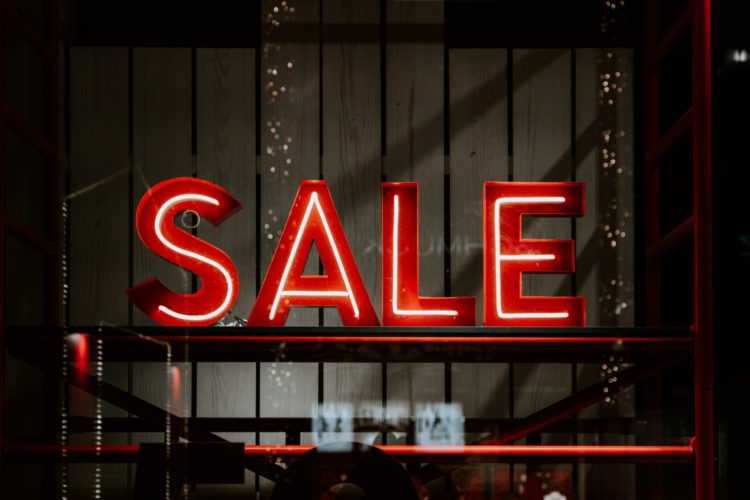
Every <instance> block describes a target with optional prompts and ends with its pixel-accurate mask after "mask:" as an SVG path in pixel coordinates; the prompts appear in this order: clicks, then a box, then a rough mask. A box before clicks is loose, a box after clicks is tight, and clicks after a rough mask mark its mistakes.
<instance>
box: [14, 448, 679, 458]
mask: <svg viewBox="0 0 750 500" xmlns="http://www.w3.org/2000/svg"><path fill="white" fill-rule="evenodd" d="M138 448H139V447H138V445H107V446H99V447H97V446H92V445H71V446H66V447H64V449H65V452H66V455H67V460H68V461H71V462H95V461H96V460H97V457H101V460H102V461H103V462H134V461H136V460H137V457H138ZM313 448H315V446H313V445H250V444H248V445H245V456H271V457H295V456H299V455H302V454H304V453H307V452H308V451H310V450H312V449H313ZM376 448H378V449H380V450H383V451H385V452H386V453H388V454H390V455H394V456H397V457H424V458H430V457H466V456H477V457H496V458H500V459H504V460H505V459H507V460H508V461H511V460H513V461H516V460H524V459H527V458H533V457H545V458H546V457H550V458H553V459H554V460H558V459H559V460H562V461H571V460H576V459H580V458H610V459H620V460H623V461H631V460H639V459H649V458H659V459H663V460H664V461H669V462H681V461H689V460H691V459H692V457H693V447H692V446H690V445H687V446H605V445H602V446H585V445H575V446H574V445H566V446H549V445H534V446H528V445H517V446H482V445H474V446H472V445H467V446H420V445H385V446H376ZM62 451H63V447H62V446H58V445H54V446H50V445H9V446H7V447H6V449H5V453H6V454H7V456H8V458H11V459H14V460H25V461H40V460H44V459H52V460H56V461H62V456H63V455H62Z"/></svg>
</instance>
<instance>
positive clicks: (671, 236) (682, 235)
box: [646, 215, 695, 259]
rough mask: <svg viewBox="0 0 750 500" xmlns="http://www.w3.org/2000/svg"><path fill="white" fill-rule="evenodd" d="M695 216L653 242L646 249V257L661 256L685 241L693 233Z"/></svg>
mask: <svg viewBox="0 0 750 500" xmlns="http://www.w3.org/2000/svg"><path fill="white" fill-rule="evenodd" d="M694 225H695V217H694V216H692V215H691V216H690V217H688V218H687V219H685V220H684V221H683V222H681V223H680V224H678V225H677V227H675V228H674V229H672V230H671V231H669V232H668V233H667V234H665V235H664V236H663V237H662V238H660V239H659V240H657V241H656V242H655V243H653V244H652V245H651V246H650V247H648V248H647V249H646V257H648V258H650V259H655V258H657V257H661V256H662V255H664V254H665V253H667V252H668V251H670V250H671V249H673V248H674V247H676V246H677V245H679V244H680V243H682V242H683V241H686V240H687V239H688V238H690V237H691V236H692V235H693V226H694Z"/></svg>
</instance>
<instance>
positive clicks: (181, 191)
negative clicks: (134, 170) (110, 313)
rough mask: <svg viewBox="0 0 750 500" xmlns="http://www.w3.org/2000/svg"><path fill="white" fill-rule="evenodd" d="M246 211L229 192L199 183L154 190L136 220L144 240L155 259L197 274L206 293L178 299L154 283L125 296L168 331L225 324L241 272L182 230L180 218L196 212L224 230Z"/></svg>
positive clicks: (184, 181) (170, 183) (173, 182)
mask: <svg viewBox="0 0 750 500" xmlns="http://www.w3.org/2000/svg"><path fill="white" fill-rule="evenodd" d="M240 208H241V205H240V203H239V202H238V201H237V200H236V199H234V198H233V197H232V195H230V194H229V193H228V192H227V191H225V190H224V189H222V188H220V187H219V186H217V185H215V184H212V183H210V182H208V181H204V180H200V179H195V178H193V177H178V178H176V179H169V180H166V181H164V182H160V183H159V184H157V185H155V186H154V187H152V188H151V189H149V190H148V192H146V194H145V195H144V196H143V198H141V201H140V203H138V210H137V211H136V215H135V224H136V228H137V229H138V236H140V238H141V241H143V244H144V245H146V246H147V247H148V249H149V250H151V251H152V252H154V253H155V254H157V255H159V256H160V257H162V258H164V259H166V260H168V261H169V262H171V263H173V264H176V265H178V266H180V267H182V268H184V269H187V270H188V271H190V272H192V273H194V274H196V275H197V276H198V277H199V278H200V280H201V287H200V289H199V290H198V291H197V292H195V293H189V294H184V293H176V292H173V291H171V290H169V289H168V288H167V287H165V286H164V285H163V284H162V283H160V282H159V281H158V280H157V279H156V278H149V279H147V280H146V281H144V282H143V283H140V284H138V285H136V286H134V287H133V288H129V289H128V290H127V291H126V292H125V293H126V294H127V295H128V297H129V298H130V300H131V301H132V302H133V304H135V305H136V306H137V307H138V308H139V309H140V310H141V311H143V312H144V313H145V314H146V315H148V317H150V318H151V319H153V320H154V321H156V322H157V323H161V324H163V325H171V326H184V325H194V326H206V325H211V324H213V323H216V322H217V321H219V320H220V319H221V318H222V316H224V315H225V314H226V313H227V311H229V309H230V308H231V307H232V305H234V302H235V301H236V300H237V292H238V290H239V278H238V276H237V269H236V268H235V267H234V263H233V262H232V259H230V258H229V256H228V255H227V254H226V253H224V252H223V251H221V250H219V249H218V248H216V247H215V246H213V245H210V244H209V243H206V242H205V241H203V240H201V239H199V238H196V237H195V236H193V235H192V234H190V233H188V232H186V231H183V230H182V229H179V228H178V227H177V226H176V225H175V224H174V218H175V216H176V215H177V214H179V213H181V212H184V211H186V210H192V211H194V212H196V213H197V214H199V215H200V216H201V217H202V218H204V219H206V220H208V221H209V222H211V223H212V224H215V225H218V224H221V223H222V222H223V221H224V220H225V219H226V218H228V217H229V216H231V215H232V214H233V213H235V212H236V211H238V210H239V209H240Z"/></svg>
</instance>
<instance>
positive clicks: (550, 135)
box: [513, 49, 572, 417]
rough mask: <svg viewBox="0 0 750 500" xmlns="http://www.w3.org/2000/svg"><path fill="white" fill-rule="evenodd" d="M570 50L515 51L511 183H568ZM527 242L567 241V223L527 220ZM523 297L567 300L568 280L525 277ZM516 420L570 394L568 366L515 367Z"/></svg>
mask: <svg viewBox="0 0 750 500" xmlns="http://www.w3.org/2000/svg"><path fill="white" fill-rule="evenodd" d="M570 57H571V56H570V50H566V49H532V50H529V49H522V50H514V51H513V87H514V89H513V180H514V181H568V180H570V178H571V129H570V127H571V89H570V82H571V75H570V71H571V69H570V66H571V65H570ZM525 219H526V220H525V221H524V236H525V237H527V238H568V239H569V238H570V236H571V230H570V229H571V222H570V220H569V219H567V218H561V219H558V220H554V219H551V218H546V217H545V218H542V217H526V218H525ZM529 274H533V273H525V276H524V291H523V292H524V294H526V295H560V294H563V295H569V294H570V278H569V276H568V275H564V276H555V275H549V274H541V275H538V276H533V277H527V275H529ZM516 368H517V370H516V372H515V374H514V376H515V383H516V390H515V391H514V393H515V397H516V400H515V404H514V407H515V409H516V415H514V416H519V417H522V416H525V415H528V414H530V413H533V412H534V411H537V410H539V409H541V408H543V407H544V406H546V405H548V404H550V403H552V402H554V401H556V400H557V399H560V398H562V397H563V396H565V395H567V394H569V393H570V390H571V385H572V384H571V376H570V368H569V366H568V365H563V364H560V365H552V364H548V365H516Z"/></svg>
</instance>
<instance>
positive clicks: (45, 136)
mask: <svg viewBox="0 0 750 500" xmlns="http://www.w3.org/2000/svg"><path fill="white" fill-rule="evenodd" d="M46 9H47V12H46V14H47V18H46V25H47V26H46V30H45V31H46V32H45V33H42V34H40V33H38V32H37V30H36V29H35V28H33V27H32V25H31V24H30V23H29V22H28V21H27V20H26V19H25V17H24V16H23V14H21V12H20V11H19V10H18V9H17V8H16V6H15V5H14V3H13V1H12V0H0V74H1V75H5V74H6V68H5V35H6V34H5V23H6V20H7V21H8V22H10V23H12V24H13V26H14V27H15V28H16V29H18V30H19V32H20V33H21V35H22V36H23V37H24V39H25V40H26V42H27V43H28V44H29V45H30V46H31V47H32V48H33V49H34V50H36V51H37V52H38V53H39V54H41V55H42V58H43V60H44V62H45V64H46V67H45V75H44V81H45V96H44V98H45V99H46V106H45V110H46V116H45V129H44V132H43V133H39V132H37V131H36V130H35V129H34V128H33V127H32V126H30V125H29V124H28V123H27V122H26V120H25V119H24V118H23V117H22V116H21V115H20V114H19V113H18V112H16V111H15V110H14V109H13V107H12V106H11V105H10V104H9V103H8V102H7V101H6V96H5V85H4V84H5V79H4V78H1V79H0V184H1V183H4V182H5V177H6V175H5V174H6V165H5V128H6V127H10V128H12V129H13V130H14V131H15V132H16V133H17V135H18V136H19V138H20V139H21V140H23V141H25V142H26V143H27V144H28V145H30V146H32V147H34V148H36V149H37V150H39V151H41V152H42V153H43V154H44V156H45V157H46V162H45V166H46V171H45V175H44V179H43V180H42V182H43V185H44V187H43V189H44V195H45V200H46V203H47V206H46V207H45V214H44V215H45V225H44V230H43V233H42V234H40V233H39V232H38V231H36V230H34V229H32V228H29V227H27V226H26V225H24V224H23V223H21V222H19V221H17V220H16V219H14V218H13V217H12V216H10V215H9V214H7V213H6V200H5V190H4V189H0V214H1V215H0V225H1V226H0V284H4V283H5V244H6V235H7V234H13V235H14V236H15V237H17V238H19V239H20V240H22V241H23V242H24V243H25V244H27V245H29V246H30V247H32V248H35V249H37V250H39V251H41V252H42V253H43V254H44V256H45V261H44V262H45V280H44V283H45V305H44V323H45V324H47V325H57V324H58V323H59V316H60V314H59V312H60V309H59V303H60V300H59V297H60V256H59V248H60V242H59V230H60V216H59V214H60V185H61V184H60V165H59V158H60V155H59V124H58V120H59V117H58V111H59V94H58V92H59V80H58V68H59V61H58V59H59V56H58V49H57V40H58V37H57V24H58V3H57V0H49V1H48V2H47V5H46ZM4 300H5V297H4V294H3V293H2V291H0V353H4V352H5V329H6V328H5V317H4V313H3V311H4V310H5V306H4ZM4 359H5V356H4V355H0V443H3V444H4V443H5V441H6V438H5V429H4V426H3V413H4V412H3V408H2V401H3V392H4V388H5V380H4V373H5V366H4ZM1 453H2V450H0V454H1Z"/></svg>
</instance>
